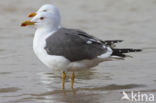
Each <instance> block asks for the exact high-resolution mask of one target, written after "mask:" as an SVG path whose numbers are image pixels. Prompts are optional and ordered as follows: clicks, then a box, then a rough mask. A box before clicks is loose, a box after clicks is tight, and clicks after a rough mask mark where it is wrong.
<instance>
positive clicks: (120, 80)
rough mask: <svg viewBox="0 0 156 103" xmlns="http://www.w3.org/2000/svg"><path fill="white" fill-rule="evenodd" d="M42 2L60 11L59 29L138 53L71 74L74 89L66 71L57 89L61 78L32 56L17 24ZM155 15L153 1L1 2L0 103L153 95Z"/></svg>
mask: <svg viewBox="0 0 156 103" xmlns="http://www.w3.org/2000/svg"><path fill="white" fill-rule="evenodd" d="M46 3H51V4H54V5H56V6H57V7H58V8H59V9H60V12H61V15H62V25H63V26H65V27H69V28H79V29H82V30H84V31H86V32H88V33H89V34H91V35H94V36H96V37H98V38H101V39H103V40H112V39H122V40H124V42H123V43H120V44H119V45H118V47H133V48H142V49H143V52H141V53H135V54H134V53H131V54H130V55H131V56H133V58H126V59H125V60H116V61H109V62H104V63H101V64H100V65H98V66H97V67H95V68H92V69H90V70H86V71H82V72H78V73H76V80H75V89H74V90H71V89H70V77H69V75H70V73H69V74H68V77H67V80H66V89H65V90H64V91H62V90H61V75H60V74H59V73H53V72H52V71H51V70H50V69H48V68H47V67H45V66H44V65H43V64H42V63H41V62H40V61H39V60H38V59H37V57H36V56H35V55H34V53H33V50H32V40H33V35H34V28H33V27H28V28H21V27H20V26H19V25H20V23H21V21H23V20H26V19H28V18H27V17H26V16H27V14H28V13H30V12H34V11H36V10H37V9H38V8H39V7H40V6H41V5H43V4H46ZM155 11H156V1H155V0H117V1H115V0H96V1H89V0H85V1H84V0H76V1H73V0H68V1H65V0H55V1H49V0H33V1H32V0H3V1H1V3H0V12H1V16H0V20H1V23H0V103H123V101H121V97H122V96H123V95H122V91H126V92H131V91H140V92H142V93H152V94H154V95H155V96H156V68H155V67H156V60H155V55H156V46H155V44H156V35H155V33H156V29H155V27H156V19H155V18H156V13H155ZM155 101H156V100H155ZM125 102H126V101H124V103H125ZM141 103H142V102H141ZM146 103H148V102H146ZM149 103H150V102H149Z"/></svg>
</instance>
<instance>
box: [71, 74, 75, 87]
mask: <svg viewBox="0 0 156 103" xmlns="http://www.w3.org/2000/svg"><path fill="white" fill-rule="evenodd" d="M74 79H75V74H74V72H73V73H72V76H71V88H72V89H73V86H74Z"/></svg>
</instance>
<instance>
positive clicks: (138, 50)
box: [134, 49, 142, 52]
mask: <svg viewBox="0 0 156 103" xmlns="http://www.w3.org/2000/svg"><path fill="white" fill-rule="evenodd" d="M141 51H142V49H134V52H141Z"/></svg>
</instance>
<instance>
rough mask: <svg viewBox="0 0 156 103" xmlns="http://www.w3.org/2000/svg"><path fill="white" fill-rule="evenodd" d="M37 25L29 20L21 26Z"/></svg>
mask: <svg viewBox="0 0 156 103" xmlns="http://www.w3.org/2000/svg"><path fill="white" fill-rule="evenodd" d="M34 24H35V23H34V22H31V21H30V20H27V21H24V22H22V23H21V26H22V27H24V26H27V25H34Z"/></svg>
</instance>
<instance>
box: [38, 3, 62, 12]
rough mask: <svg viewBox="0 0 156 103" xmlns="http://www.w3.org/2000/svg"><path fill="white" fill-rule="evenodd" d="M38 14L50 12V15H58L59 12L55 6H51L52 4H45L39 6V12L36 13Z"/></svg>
mask: <svg viewBox="0 0 156 103" xmlns="http://www.w3.org/2000/svg"><path fill="white" fill-rule="evenodd" d="M40 12H52V13H56V12H57V13H59V10H58V8H57V7H56V6H54V5H52V4H45V5H43V6H41V7H40V8H39V10H38V11H37V13H40Z"/></svg>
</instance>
